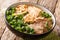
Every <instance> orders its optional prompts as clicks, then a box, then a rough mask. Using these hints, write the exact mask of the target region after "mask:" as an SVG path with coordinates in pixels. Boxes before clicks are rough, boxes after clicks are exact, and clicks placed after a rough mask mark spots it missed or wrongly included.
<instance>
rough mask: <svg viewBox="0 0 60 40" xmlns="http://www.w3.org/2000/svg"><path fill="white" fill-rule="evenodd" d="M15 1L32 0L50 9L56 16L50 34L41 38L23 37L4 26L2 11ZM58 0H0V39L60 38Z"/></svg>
mask: <svg viewBox="0 0 60 40" xmlns="http://www.w3.org/2000/svg"><path fill="white" fill-rule="evenodd" d="M17 2H33V3H37V4H40V5H42V6H44V7H45V8H47V9H48V10H50V11H51V12H52V13H53V14H54V15H55V17H56V26H55V28H54V30H53V32H52V33H51V34H49V35H48V36H47V37H45V38H42V39H23V38H22V37H18V36H16V35H15V34H14V33H12V32H11V31H10V30H9V29H8V28H7V26H6V23H5V18H4V14H5V13H4V12H5V10H6V8H7V7H8V6H9V5H11V4H13V3H17ZM59 35H60V0H0V39H1V40H60V37H59Z"/></svg>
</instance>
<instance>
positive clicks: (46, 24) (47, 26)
mask: <svg viewBox="0 0 60 40" xmlns="http://www.w3.org/2000/svg"><path fill="white" fill-rule="evenodd" d="M45 27H46V29H47V30H50V28H49V27H50V26H49V25H48V22H46V23H45Z"/></svg>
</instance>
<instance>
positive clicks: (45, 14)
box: [40, 11, 51, 18]
mask: <svg viewBox="0 0 60 40" xmlns="http://www.w3.org/2000/svg"><path fill="white" fill-rule="evenodd" d="M40 15H42V17H45V18H50V17H51V16H50V15H49V14H48V13H46V12H43V11H41V12H40Z"/></svg>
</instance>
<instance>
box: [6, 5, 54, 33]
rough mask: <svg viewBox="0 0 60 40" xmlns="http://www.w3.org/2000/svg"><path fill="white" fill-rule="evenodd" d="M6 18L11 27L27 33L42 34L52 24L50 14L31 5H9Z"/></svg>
mask: <svg viewBox="0 0 60 40" xmlns="http://www.w3.org/2000/svg"><path fill="white" fill-rule="evenodd" d="M6 19H7V21H8V23H9V24H10V25H11V27H12V28H14V29H15V30H17V31H19V32H23V33H27V34H43V33H46V32H48V31H49V30H50V29H51V28H52V26H53V21H52V17H51V15H50V14H49V13H47V12H45V11H43V10H42V9H40V8H38V7H35V6H33V5H26V4H23V5H17V6H15V7H10V9H9V10H7V11H6Z"/></svg>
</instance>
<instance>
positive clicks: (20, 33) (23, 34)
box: [5, 2, 55, 38]
mask: <svg viewBox="0 0 60 40" xmlns="http://www.w3.org/2000/svg"><path fill="white" fill-rule="evenodd" d="M19 4H26V5H33V6H36V7H38V8H40V9H42V10H43V11H45V12H47V13H49V14H50V15H51V16H52V20H53V26H52V28H51V29H50V31H48V32H46V33H43V34H26V33H23V32H19V31H17V30H15V29H13V28H12V27H11V25H10V24H9V23H8V21H7V20H6V24H7V27H8V28H9V29H10V30H11V31H12V32H13V33H15V34H16V35H18V36H21V37H33V38H34V37H42V36H45V35H47V34H49V33H50V32H51V31H52V30H53V29H54V27H55V17H54V15H53V14H52V13H51V12H50V11H49V10H48V9H46V8H45V7H43V6H41V5H38V4H35V3H30V2H19V3H15V4H12V5H11V6H17V5H19ZM11 6H9V7H8V8H7V10H9V8H10V7H11ZM7 10H6V11H7ZM5 19H6V12H5Z"/></svg>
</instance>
